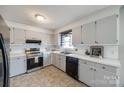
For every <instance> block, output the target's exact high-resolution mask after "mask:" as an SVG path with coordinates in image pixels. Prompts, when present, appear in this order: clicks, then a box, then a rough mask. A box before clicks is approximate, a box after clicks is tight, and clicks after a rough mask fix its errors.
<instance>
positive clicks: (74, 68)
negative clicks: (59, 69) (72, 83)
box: [66, 56, 78, 79]
mask: <svg viewBox="0 0 124 93" xmlns="http://www.w3.org/2000/svg"><path fill="white" fill-rule="evenodd" d="M66 73H67V74H68V75H70V76H71V77H73V78H74V79H78V58H74V57H69V56H67V57H66Z"/></svg>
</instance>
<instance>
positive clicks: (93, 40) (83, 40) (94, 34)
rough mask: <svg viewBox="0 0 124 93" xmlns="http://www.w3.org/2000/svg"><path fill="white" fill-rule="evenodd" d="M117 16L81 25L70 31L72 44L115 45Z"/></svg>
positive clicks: (116, 41) (116, 40)
mask: <svg viewBox="0 0 124 93" xmlns="http://www.w3.org/2000/svg"><path fill="white" fill-rule="evenodd" d="M117 23H118V22H117V15H113V16H109V17H106V18H102V19H100V20H96V21H94V22H90V23H87V24H83V25H82V26H78V27H75V28H73V29H72V43H73V45H77V44H117V43H118V39H117V29H118V28H117V25H118V24H117Z"/></svg>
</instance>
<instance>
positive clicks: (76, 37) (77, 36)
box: [72, 26, 82, 45]
mask: <svg viewBox="0 0 124 93" xmlns="http://www.w3.org/2000/svg"><path fill="white" fill-rule="evenodd" d="M81 28H82V27H81V26H78V27H75V28H73V29H72V44H73V45H77V44H81V43H82V31H81Z"/></svg>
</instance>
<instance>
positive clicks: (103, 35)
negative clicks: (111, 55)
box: [96, 15, 117, 44]
mask: <svg viewBox="0 0 124 93" xmlns="http://www.w3.org/2000/svg"><path fill="white" fill-rule="evenodd" d="M96 41H97V42H98V43H100V44H116V43H117V16H116V15H114V16H110V17H107V18H104V19H101V20H98V21H97V22H96Z"/></svg>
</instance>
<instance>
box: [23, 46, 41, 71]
mask: <svg viewBox="0 0 124 93" xmlns="http://www.w3.org/2000/svg"><path fill="white" fill-rule="evenodd" d="M25 53H26V58H27V72H31V71H34V70H37V69H40V68H42V66H43V53H42V52H40V49H39V48H29V49H26V50H25Z"/></svg>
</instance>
